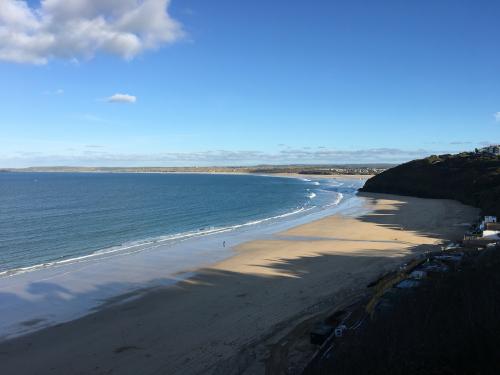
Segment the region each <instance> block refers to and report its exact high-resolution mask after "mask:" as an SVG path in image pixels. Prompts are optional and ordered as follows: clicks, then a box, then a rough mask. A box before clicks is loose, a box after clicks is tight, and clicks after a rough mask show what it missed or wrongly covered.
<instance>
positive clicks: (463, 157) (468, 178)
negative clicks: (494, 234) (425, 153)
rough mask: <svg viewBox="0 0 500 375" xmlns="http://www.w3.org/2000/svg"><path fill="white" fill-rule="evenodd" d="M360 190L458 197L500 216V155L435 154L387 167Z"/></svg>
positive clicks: (418, 195)
mask: <svg viewBox="0 0 500 375" xmlns="http://www.w3.org/2000/svg"><path fill="white" fill-rule="evenodd" d="M361 191H365V192H374V193H387V194H398V195H411V196H416V197H422V198H442V199H455V200H458V201H460V202H462V203H465V204H468V205H471V206H475V207H479V208H481V209H482V211H483V213H484V214H485V215H488V214H490V215H496V216H499V217H500V156H498V155H495V154H493V153H487V152H483V151H482V150H479V151H477V152H464V153H461V154H457V155H439V156H437V155H433V156H430V157H428V158H425V159H420V160H414V161H411V162H408V163H405V164H402V165H399V166H397V167H394V168H391V169H388V170H386V171H384V172H382V173H380V174H378V175H376V176H374V177H372V178H370V179H369V180H368V181H367V182H366V184H365V186H364V187H363V188H362V189H361Z"/></svg>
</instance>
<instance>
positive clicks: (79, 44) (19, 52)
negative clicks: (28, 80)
mask: <svg viewBox="0 0 500 375" xmlns="http://www.w3.org/2000/svg"><path fill="white" fill-rule="evenodd" d="M169 4H170V0H42V1H41V3H40V5H39V6H38V7H36V8H35V7H33V6H30V5H29V4H28V3H27V2H26V1H25V0H0V60H6V61H11V62H17V63H30V64H46V63H47V62H48V61H49V60H51V59H54V58H59V59H67V60H70V61H75V59H76V60H79V59H82V58H83V59H89V58H92V57H93V56H94V55H95V54H96V53H97V52H99V51H102V52H106V53H110V54H114V55H118V56H121V57H123V58H125V59H132V58H133V57H135V56H136V55H138V54H139V53H141V52H143V51H145V50H149V49H155V48H158V47H159V46H161V45H163V44H167V43H173V42H176V41H178V40H179V39H180V38H182V36H183V30H182V26H181V25H180V23H179V22H177V21H176V20H174V19H172V18H171V17H170V15H169V14H168V11H167V8H168V6H169Z"/></svg>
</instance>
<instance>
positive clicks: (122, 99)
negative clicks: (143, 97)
mask: <svg viewBox="0 0 500 375" xmlns="http://www.w3.org/2000/svg"><path fill="white" fill-rule="evenodd" d="M106 101H107V102H108V103H135V102H136V101H137V97H135V96H133V95H129V94H114V95H112V96H110V97H109V98H106Z"/></svg>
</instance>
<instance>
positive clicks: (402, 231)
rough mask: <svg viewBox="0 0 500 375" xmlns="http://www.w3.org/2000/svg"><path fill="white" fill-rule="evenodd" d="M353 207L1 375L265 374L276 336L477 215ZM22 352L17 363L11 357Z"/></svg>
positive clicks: (99, 321) (453, 234)
mask: <svg viewBox="0 0 500 375" xmlns="http://www.w3.org/2000/svg"><path fill="white" fill-rule="evenodd" d="M360 199H362V200H363V203H364V204H365V205H367V207H365V210H364V212H360V213H358V214H357V215H356V213H355V212H351V213H349V212H346V213H345V214H344V215H342V214H338V215H334V216H328V217H324V218H320V219H319V220H316V221H313V222H309V223H306V224H303V225H299V226H296V227H293V228H291V229H287V230H285V231H282V232H280V233H278V234H276V235H274V236H271V237H269V236H268V237H264V238H261V239H256V240H253V241H250V242H245V243H243V244H242V245H239V246H238V247H237V248H236V249H235V252H234V254H233V256H231V257H229V258H227V259H223V260H221V261H219V262H217V263H215V264H212V265H210V266H206V267H204V268H202V269H200V270H198V272H196V274H194V275H193V276H192V277H190V278H188V279H185V280H183V281H181V282H179V283H177V284H175V285H173V286H170V287H159V288H155V289H154V290H151V291H149V292H148V293H146V294H145V295H142V296H140V297H138V298H137V299H134V300H132V301H128V302H125V303H122V304H118V305H116V304H114V305H113V304H111V305H110V306H109V307H107V308H104V309H102V310H100V311H98V312H96V313H94V314H92V315H87V316H85V317H82V318H79V319H77V320H74V321H71V322H68V323H65V324H62V325H59V326H55V327H51V328H48V329H44V330H42V331H39V332H35V333H33V334H30V335H28V336H23V337H20V338H17V339H13V340H9V341H6V342H4V343H1V344H0V352H4V353H9V355H6V356H4V358H5V360H6V362H4V364H2V365H0V369H1V368H2V367H5V368H6V369H14V368H16V369H17V370H18V371H16V372H17V373H21V374H22V373H26V374H28V373H32V372H30V370H31V369H32V368H31V367H30V366H36V368H38V369H44V368H46V369H48V367H49V366H50V367H54V368H55V372H54V373H61V374H63V373H68V369H69V367H68V366H69V364H70V362H71V358H69V356H65V355H64V354H63V355H61V354H60V353H61V351H62V353H65V352H67V353H68V354H69V353H74V352H75V351H76V352H78V353H79V356H80V357H81V358H82V359H83V358H84V360H82V361H81V362H80V361H79V362H78V363H77V364H73V365H71V366H77V369H78V370H79V371H81V372H85V373H94V372H93V371H94V370H93V369H94V368H95V367H96V366H97V367H98V368H99V369H101V370H103V371H104V369H106V370H115V371H119V372H120V373H131V374H132V373H138V371H139V372H141V373H145V374H149V373H156V372H158V371H159V370H161V371H163V372H164V373H178V372H182V373H187V374H190V373H192V374H197V373H224V371H223V369H224V368H231V367H233V368H234V365H235V364H237V363H245V366H243V365H242V366H243V367H245V368H246V369H247V370H248V371H249V372H248V373H262V366H264V365H265V364H264V363H263V362H262V361H259V360H258V359H259V358H260V359H262V358H264V357H265V353H266V352H267V350H269V348H268V347H269V345H271V346H272V344H273V342H276V340H277V336H280V335H282V334H283V332H285V331H287V330H289V329H290V328H293V326H295V325H296V324H297V322H299V321H302V320H304V319H306V318H307V317H310V316H313V315H314V314H318V313H321V312H322V311H323V310H324V309H325V308H332V307H333V306H334V305H338V304H339V303H342V300H345V299H346V298H347V297H348V296H352V295H356V294H357V293H360V292H361V291H362V289H363V286H364V285H366V283H367V282H368V281H370V280H371V279H373V278H374V277H376V276H377V275H380V273H382V272H384V270H388V269H392V268H394V267H396V266H397V265H398V264H400V263H401V262H402V261H403V260H404V259H405V258H406V257H408V256H411V255H412V254H416V253H420V252H422V251H426V249H429V248H433V247H435V246H439V244H440V243H441V242H442V241H445V240H452V239H454V238H457V237H460V235H461V234H462V232H463V227H461V226H460V224H462V223H464V222H465V221H467V220H472V218H473V217H474V218H475V216H476V215H477V210H476V209H474V208H471V207H467V206H463V205H461V204H459V203H457V202H453V201H446V200H445V201H443V200H426V199H419V198H410V197H398V196H381V195H367V194H362V196H361V197H360ZM120 332H121V333H120ZM174 337H175V339H174ZM27 342H30V343H31V344H32V345H30V347H29V349H28V350H27V351H26V352H25V353H24V355H22V354H16V353H23V351H22V350H21V349H20V348H21V347H23V348H24V347H25V346H23V345H26V343H27ZM48 342H51V343H52V345H50V346H46V345H45V344H46V343H48ZM65 345H69V348H66V346H65ZM87 346H88V347H87ZM63 348H64V349H63ZM123 348H128V349H123ZM266 348H267V349H266ZM120 349H121V350H120ZM117 351H118V352H119V353H117ZM92 353H94V354H92ZM160 353H163V354H161V355H160ZM117 355H119V356H120V357H119V358H120V361H119V362H120V363H116V361H117V359H118V357H116V356H117ZM249 356H250V357H249ZM26 358H30V359H33V360H34V362H30V361H26ZM251 358H254V359H253V360H251ZM255 358H257V360H256V359H255ZM23 361H24V362H30V363H23ZM225 366H226V367H225ZM33 368H35V367H33ZM252 369H253V370H252ZM70 372H71V371H70Z"/></svg>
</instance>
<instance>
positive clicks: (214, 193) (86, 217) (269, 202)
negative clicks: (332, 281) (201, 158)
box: [0, 173, 340, 274]
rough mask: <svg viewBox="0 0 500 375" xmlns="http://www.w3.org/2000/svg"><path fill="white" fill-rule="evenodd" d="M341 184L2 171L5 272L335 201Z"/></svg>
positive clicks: (0, 258)
mask: <svg viewBox="0 0 500 375" xmlns="http://www.w3.org/2000/svg"><path fill="white" fill-rule="evenodd" d="M337 190H338V188H337V187H336V186H335V185H333V186H327V187H325V186H320V185H319V182H314V181H308V180H300V179H292V178H275V177H259V176H248V175H203V174H104V173H102V174H101V173H99V174H98V173H95V174H91V173H89V174H86V173H0V274H1V273H2V272H4V273H5V271H7V270H13V269H18V268H24V267H31V266H35V265H40V264H45V263H50V262H57V261H61V260H64V259H72V258H78V257H82V256H86V255H89V254H92V253H95V252H98V251H106V249H110V248H116V247H119V246H127V245H130V244H132V243H137V242H139V243H140V242H144V243H147V242H148V241H155V240H157V239H158V238H165V237H166V238H168V237H169V236H170V237H172V238H182V237H185V236H192V235H193V234H196V235H198V234H200V235H202V234H203V233H210V232H212V231H214V230H220V229H221V228H225V229H227V230H231V229H233V228H237V227H239V226H241V225H243V224H245V225H254V224H259V223H261V222H262V221H263V220H264V221H266V220H274V219H279V217H284V216H287V215H290V214H292V213H293V214H296V213H297V211H299V212H301V211H306V210H309V209H311V208H313V207H314V206H315V205H318V204H327V203H329V202H334V201H335V199H337V201H338V197H339V196H340V195H339V194H338V192H336V191H337ZM320 191H321V192H323V193H325V192H328V193H330V194H326V195H325V194H321V193H320ZM318 195H320V196H319V197H318ZM327 201H328V202H327ZM298 214H300V213H298ZM269 218H274V219H269Z"/></svg>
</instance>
